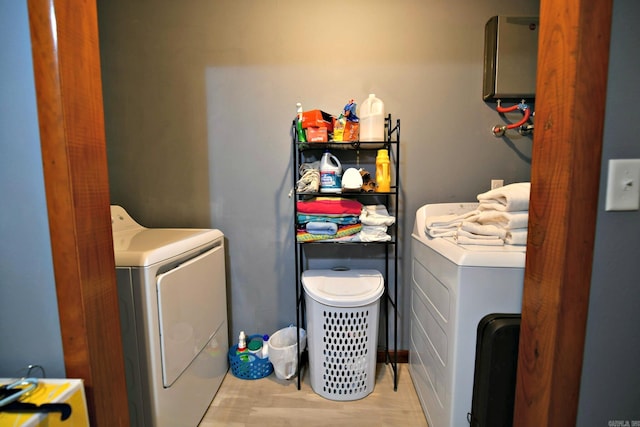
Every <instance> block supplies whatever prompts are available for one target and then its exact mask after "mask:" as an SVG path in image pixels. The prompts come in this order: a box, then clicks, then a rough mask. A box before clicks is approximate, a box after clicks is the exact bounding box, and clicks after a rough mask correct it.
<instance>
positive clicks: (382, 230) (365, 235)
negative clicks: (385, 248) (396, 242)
mask: <svg viewBox="0 0 640 427" xmlns="http://www.w3.org/2000/svg"><path fill="white" fill-rule="evenodd" d="M357 239H358V241H360V242H388V241H389V240H391V236H390V235H389V234H388V233H387V227H386V226H385V225H363V226H362V230H361V231H360V232H359V233H358V234H357Z"/></svg>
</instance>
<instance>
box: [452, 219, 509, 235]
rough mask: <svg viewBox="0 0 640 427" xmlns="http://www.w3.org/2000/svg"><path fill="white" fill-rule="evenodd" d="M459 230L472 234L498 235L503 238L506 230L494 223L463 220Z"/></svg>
mask: <svg viewBox="0 0 640 427" xmlns="http://www.w3.org/2000/svg"><path fill="white" fill-rule="evenodd" d="M459 231H466V232H468V233H472V234H474V235H480V236H490V237H493V236H495V237H498V238H500V239H504V238H505V237H506V235H507V231H506V230H505V229H504V228H502V227H498V226H497V225H494V224H480V223H478V222H470V221H463V222H462V225H461V226H460V230H459Z"/></svg>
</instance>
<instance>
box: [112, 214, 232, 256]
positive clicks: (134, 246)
mask: <svg viewBox="0 0 640 427" xmlns="http://www.w3.org/2000/svg"><path fill="white" fill-rule="evenodd" d="M111 226H112V229H113V252H114V256H115V261H116V267H148V266H150V265H153V264H156V263H158V262H162V261H164V260H167V259H169V258H172V257H174V256H179V255H182V254H184V253H187V252H189V251H192V250H194V249H197V248H199V247H202V246H206V245H208V244H211V243H212V242H214V241H216V240H217V239H220V238H222V236H223V234H222V232H221V231H220V230H216V229H200V228H146V227H143V226H141V225H140V224H138V223H137V222H135V220H134V219H133V218H131V216H129V214H128V213H127V212H126V211H125V210H124V209H123V208H122V207H120V206H116V205H112V206H111Z"/></svg>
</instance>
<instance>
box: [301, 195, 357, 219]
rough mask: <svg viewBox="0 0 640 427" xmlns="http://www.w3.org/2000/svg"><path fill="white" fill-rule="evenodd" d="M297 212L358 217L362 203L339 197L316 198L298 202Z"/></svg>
mask: <svg viewBox="0 0 640 427" xmlns="http://www.w3.org/2000/svg"><path fill="white" fill-rule="evenodd" d="M297 207H298V212H300V213H305V214H315V215H345V214H347V215H360V212H361V211H362V203H360V202H358V201H357V200H353V199H343V198H341V197H316V198H314V199H311V200H299V201H298V202H297Z"/></svg>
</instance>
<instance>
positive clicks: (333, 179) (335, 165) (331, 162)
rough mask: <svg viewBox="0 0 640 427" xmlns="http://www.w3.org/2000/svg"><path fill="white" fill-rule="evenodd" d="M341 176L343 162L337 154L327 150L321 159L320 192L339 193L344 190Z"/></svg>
mask: <svg viewBox="0 0 640 427" xmlns="http://www.w3.org/2000/svg"><path fill="white" fill-rule="evenodd" d="M341 176H342V164H341V163H340V161H339V160H338V158H337V157H336V156H334V155H333V154H331V153H330V152H329V151H325V153H324V154H323V155H322V159H320V192H321V193H339V192H340V191H341V190H342V183H341V182H340V177H341Z"/></svg>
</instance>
